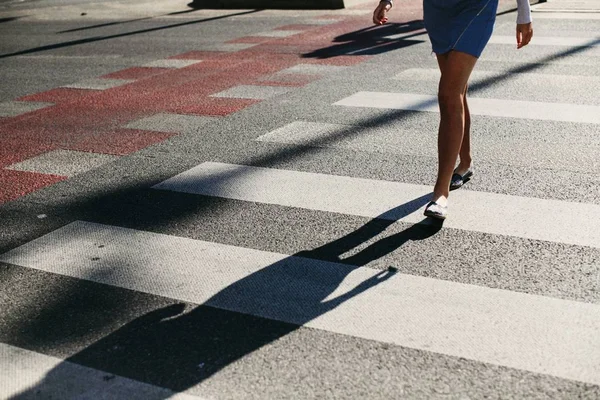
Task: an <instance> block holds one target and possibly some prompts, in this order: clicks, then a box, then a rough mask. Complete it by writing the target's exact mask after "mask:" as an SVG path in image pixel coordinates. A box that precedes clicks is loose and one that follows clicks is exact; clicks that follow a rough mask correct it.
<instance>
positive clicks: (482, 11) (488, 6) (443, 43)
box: [423, 0, 498, 58]
mask: <svg viewBox="0 0 600 400" xmlns="http://www.w3.org/2000/svg"><path fill="white" fill-rule="evenodd" d="M497 9H498V0H423V19H424V21H425V28H426V29H427V34H428V35H429V39H430V40H431V45H432V47H433V52H434V53H436V54H444V53H447V52H449V51H450V50H456V51H462V52H464V53H467V54H471V55H472V56H475V57H478V58H479V56H480V55H481V52H482V51H483V48H484V47H485V45H486V44H487V42H488V41H489V40H490V37H491V36H492V30H493V29H494V22H495V21H496V12H497Z"/></svg>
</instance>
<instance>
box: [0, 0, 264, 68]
mask: <svg viewBox="0 0 600 400" xmlns="http://www.w3.org/2000/svg"><path fill="white" fill-rule="evenodd" d="M259 11H260V10H250V11H243V12H237V13H232V14H227V15H221V16H218V17H211V18H203V19H199V20H193V21H186V22H179V23H176V24H171V25H165V26H159V27H155V28H147V29H139V30H137V31H131V32H124V33H117V34H114V35H106V36H95V37H90V38H85V39H77V40H70V41H68V42H62V43H55V44H49V45H46V46H39V47H34V48H32V49H27V50H20V51H15V52H13V53H7V54H0V59H3V58H8V57H15V56H22V55H25V54H31V53H38V52H40V51H46V50H54V49H61V48H64V47H71V46H77V45H81V44H87V43H94V42H99V41H103V40H109V39H115V38H121V37H127V36H132V35H139V34H143V33H148V32H156V31H162V30H165V29H172V28H178V27H181V26H186V25H195V24H199V23H203V22H210V21H217V20H220V19H225V18H230V17H234V16H239V15H247V14H253V13H256V12H259Z"/></svg>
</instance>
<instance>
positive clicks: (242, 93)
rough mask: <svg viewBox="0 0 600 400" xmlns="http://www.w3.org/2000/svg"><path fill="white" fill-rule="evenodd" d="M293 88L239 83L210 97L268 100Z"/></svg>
mask: <svg viewBox="0 0 600 400" xmlns="http://www.w3.org/2000/svg"><path fill="white" fill-rule="evenodd" d="M290 90H293V89H292V88H290V87H283V86H257V85H239V86H234V87H232V88H230V89H227V90H224V91H222V92H219V93H215V94H212V95H211V96H210V97H226V98H235V99H254V100H266V99H270V98H271V97H275V96H279V95H280V94H284V93H287V92H289V91H290Z"/></svg>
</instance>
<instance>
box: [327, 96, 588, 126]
mask: <svg viewBox="0 0 600 400" xmlns="http://www.w3.org/2000/svg"><path fill="white" fill-rule="evenodd" d="M334 105H337V106H346V107H364V108H383V109H396V110H409V111H422V112H439V107H438V99H437V96H429V95H423V94H415V93H390V92H357V93H355V94H353V95H351V96H349V97H346V98H344V99H342V100H339V101H337V102H335V103H334ZM469 111H470V113H471V115H483V116H488V117H503V118H522V119H532V120H544V121H559V122H577V123H589V124H600V106H590V105H580V104H564V103H546V102H537V101H523V100H502V99H488V98H481V97H469Z"/></svg>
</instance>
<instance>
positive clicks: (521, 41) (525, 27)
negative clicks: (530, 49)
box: [517, 22, 533, 49]
mask: <svg viewBox="0 0 600 400" xmlns="http://www.w3.org/2000/svg"><path fill="white" fill-rule="evenodd" d="M532 37H533V27H532V25H531V22H530V23H528V24H517V49H520V48H522V47H524V46H527V45H528V44H529V42H530V41H531V38H532Z"/></svg>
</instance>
